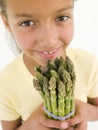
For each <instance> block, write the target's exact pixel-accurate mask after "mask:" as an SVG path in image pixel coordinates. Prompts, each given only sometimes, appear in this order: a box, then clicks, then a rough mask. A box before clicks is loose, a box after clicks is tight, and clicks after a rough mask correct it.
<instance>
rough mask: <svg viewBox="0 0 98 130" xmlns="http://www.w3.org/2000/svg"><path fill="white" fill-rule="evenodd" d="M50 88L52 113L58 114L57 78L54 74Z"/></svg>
mask: <svg viewBox="0 0 98 130" xmlns="http://www.w3.org/2000/svg"><path fill="white" fill-rule="evenodd" d="M49 90H50V96H51V97H50V98H51V105H52V113H53V114H54V115H55V116H57V115H58V114H57V94H56V78H55V77H54V76H52V77H51V79H50V81H49Z"/></svg>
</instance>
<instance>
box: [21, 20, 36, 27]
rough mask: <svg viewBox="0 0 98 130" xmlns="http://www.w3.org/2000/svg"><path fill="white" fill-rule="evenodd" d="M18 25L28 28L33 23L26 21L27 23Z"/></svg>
mask: <svg viewBox="0 0 98 130" xmlns="http://www.w3.org/2000/svg"><path fill="white" fill-rule="evenodd" d="M20 25H21V26H23V27H28V26H32V25H34V22H33V21H29V20H28V21H24V22H22V23H21V24H20Z"/></svg>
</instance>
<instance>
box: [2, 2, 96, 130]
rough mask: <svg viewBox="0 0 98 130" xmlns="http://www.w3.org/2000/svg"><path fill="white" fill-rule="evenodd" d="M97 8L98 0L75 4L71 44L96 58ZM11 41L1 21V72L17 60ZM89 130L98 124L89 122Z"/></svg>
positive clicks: (94, 128)
mask: <svg viewBox="0 0 98 130" xmlns="http://www.w3.org/2000/svg"><path fill="white" fill-rule="evenodd" d="M97 6H98V0H78V1H77V2H76V3H75V9H74V16H75V18H74V19H75V35H74V39H73V41H72V43H71V46H73V47H77V48H81V49H84V50H87V51H90V52H93V53H95V54H96V56H98V38H97V37H98V36H97V35H98V13H97V12H98V8H97ZM9 41H10V40H9ZM9 41H8V39H6V37H5V31H4V26H3V24H2V22H1V20H0V70H1V69H2V68H4V67H5V66H6V64H8V63H9V62H10V61H12V60H13V59H14V58H15V55H14V54H13V53H12V51H11V50H10V49H9V47H8V42H9ZM0 130H2V129H1V128H0ZM88 130H98V122H89V123H88Z"/></svg>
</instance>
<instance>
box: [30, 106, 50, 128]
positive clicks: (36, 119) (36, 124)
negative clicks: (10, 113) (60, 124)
mask: <svg viewBox="0 0 98 130" xmlns="http://www.w3.org/2000/svg"><path fill="white" fill-rule="evenodd" d="M41 119H46V120H47V118H46V116H45V112H44V110H43V105H40V106H39V107H38V108H37V109H36V110H35V112H34V113H33V114H32V116H31V119H30V120H32V124H31V126H30V127H31V128H32V130H52V128H51V127H50V128H49V127H48V126H45V125H43V124H42V123H41V122H40V121H41Z"/></svg>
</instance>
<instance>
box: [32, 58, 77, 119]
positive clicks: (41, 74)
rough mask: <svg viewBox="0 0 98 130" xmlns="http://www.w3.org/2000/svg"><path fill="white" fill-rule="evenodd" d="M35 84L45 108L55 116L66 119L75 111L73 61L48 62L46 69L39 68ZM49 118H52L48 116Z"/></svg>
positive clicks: (67, 59) (57, 60)
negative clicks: (65, 117)
mask: <svg viewBox="0 0 98 130" xmlns="http://www.w3.org/2000/svg"><path fill="white" fill-rule="evenodd" d="M35 73H36V79H34V80H33V84H34V87H35V89H36V90H38V91H39V93H40V94H41V96H42V98H43V102H44V107H45V108H46V109H47V110H48V111H49V112H50V113H52V114H53V115H55V116H58V117H64V116H66V115H68V114H70V113H71V112H72V111H73V110H74V107H75V106H74V105H75V104H74V89H75V81H76V75H75V70H74V65H73V63H72V61H71V59H70V58H69V57H68V56H66V58H65V59H64V58H62V57H60V58H56V59H55V60H54V62H53V61H51V60H48V62H47V65H46V67H41V66H37V67H36V69H35ZM47 116H48V117H49V118H52V117H51V116H50V115H49V114H47Z"/></svg>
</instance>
